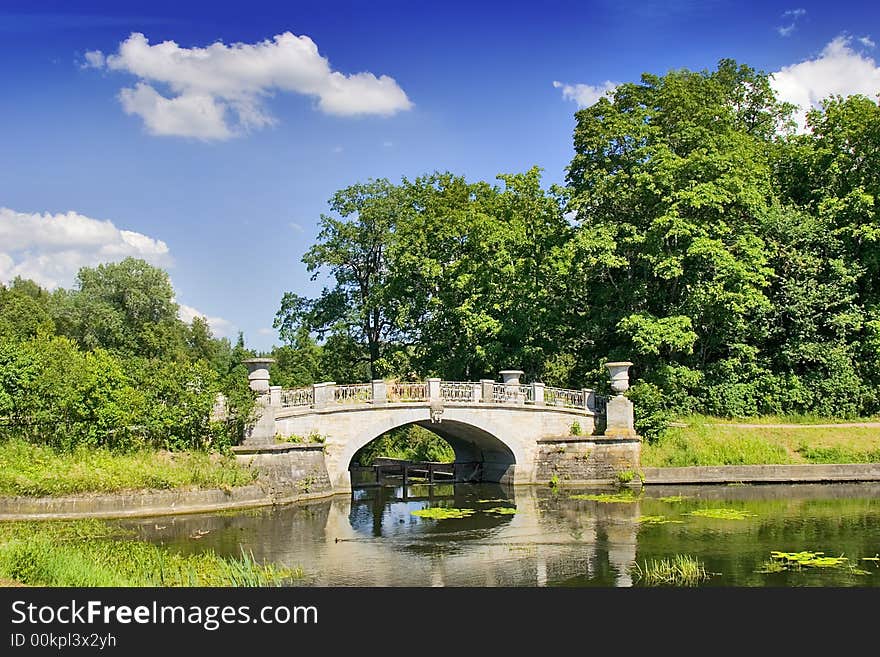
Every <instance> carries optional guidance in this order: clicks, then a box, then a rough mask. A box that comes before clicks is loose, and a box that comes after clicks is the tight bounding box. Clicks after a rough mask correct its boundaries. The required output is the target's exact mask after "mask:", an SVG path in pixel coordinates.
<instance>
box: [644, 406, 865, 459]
mask: <svg viewBox="0 0 880 657" xmlns="http://www.w3.org/2000/svg"><path fill="white" fill-rule="evenodd" d="M743 422H744V423H746V422H747V423H748V424H755V425H773V424H796V425H799V426H796V427H773V426H756V427H743V426H738V425H737V424H735V423H734V421H731V420H721V419H718V418H711V417H704V416H689V417H685V418H681V419H680V423H681V424H684V425H686V426H672V427H670V428H669V429H668V430H667V431H666V434H665V435H664V436H662V437H661V438H660V439H659V440H658V441H657V442H656V443H654V444H647V443H645V444H644V445H643V446H642V465H643V466H645V467H676V466H689V465H765V464H783V465H784V464H797V463H880V428H876V427H855V426H845V425H843V424H841V425H840V426H831V427H824V426H823V427H819V426H815V425H817V424H835V421H834V420H828V419H823V418H815V417H802V416H796V417H784V418H780V417H764V418H749V419H748V420H744V421H743Z"/></svg>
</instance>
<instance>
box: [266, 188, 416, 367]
mask: <svg viewBox="0 0 880 657" xmlns="http://www.w3.org/2000/svg"><path fill="white" fill-rule="evenodd" d="M330 208H331V210H333V212H335V213H337V214H338V215H339V217H334V216H330V215H321V220H320V226H321V230H320V232H319V234H318V239H317V242H316V243H315V244H314V245H313V246H312V247H311V248H310V249H309V250H308V251H307V252H306V254H305V256H304V257H303V262H304V263H305V264H306V266H307V268H308V270H309V271H310V272H313V273H314V275H313V277H312V278H313V280H314V279H315V278H316V277H317V276H318V274H319V273H320V272H321V271H323V270H325V269H326V270H328V271H329V273H330V275H331V276H332V277H333V281H334V285H333V287H332V288H325V289H324V291H323V292H322V294H321V296H320V297H319V298H318V299H316V300H315V301H313V302H305V300H303V299H302V298H301V297H298V296H296V295H292V294H287V295H285V297H284V299H283V300H282V304H281V309H280V310H279V312H278V314H277V315H276V320H275V327H276V328H280V329H281V333H282V337H284V336H287V337H288V338H289V337H292V336H294V335H296V333H297V331H298V329H299V327H302V326H304V327H306V328H307V330H309V331H310V332H311V331H314V332H317V334H318V335H319V336H320V337H324V336H325V335H327V334H328V333H329V334H343V335H345V336H347V337H348V338H350V339H351V340H352V341H354V343H355V344H357V345H358V346H359V347H360V349H361V350H362V353H361V354H352V356H354V357H355V358H356V359H357V360H358V361H360V360H366V361H367V362H368V363H369V365H370V372H371V376H372V377H378V376H382V375H384V374H385V372H383V371H381V365H380V362H379V361H380V359H381V358H382V357H383V355H384V352H385V348H386V345H387V344H389V342H393V341H394V340H395V338H396V336H397V334H398V333H399V329H398V326H397V324H396V322H395V321H394V320H395V300H394V299H392V298H390V297H389V295H388V294H387V276H388V271H389V270H390V269H391V268H392V266H391V265H390V263H389V262H388V247H389V244H390V242H391V240H392V239H393V236H394V231H395V226H396V225H397V224H398V223H399V222H400V221H401V220H402V219H403V217H404V216H405V215H406V214H407V213H408V207H407V203H406V200H405V198H404V197H403V195H402V193H401V190H400V188H399V187H396V186H394V185H392V184H391V183H390V182H389V181H387V180H385V179H380V180H372V181H370V182H368V183H366V184H357V185H352V186H350V187H347V188H345V189H342V190H340V191H338V192H336V194H334V195H333V198H332V199H330Z"/></svg>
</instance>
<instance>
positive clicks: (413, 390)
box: [388, 381, 428, 402]
mask: <svg viewBox="0 0 880 657" xmlns="http://www.w3.org/2000/svg"><path fill="white" fill-rule="evenodd" d="M388 401H389V402H418V401H428V384H427V383H424V382H416V383H412V382H409V381H394V382H392V383H390V384H389V385H388Z"/></svg>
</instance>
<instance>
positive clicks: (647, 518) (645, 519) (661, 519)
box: [639, 516, 684, 525]
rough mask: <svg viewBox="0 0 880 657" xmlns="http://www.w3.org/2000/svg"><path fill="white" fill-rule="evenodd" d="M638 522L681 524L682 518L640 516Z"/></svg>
mask: <svg viewBox="0 0 880 657" xmlns="http://www.w3.org/2000/svg"><path fill="white" fill-rule="evenodd" d="M639 522H640V523H641V524H643V525H667V524H669V523H675V524H682V523H683V522H684V520H673V519H672V518H667V517H666V516H642V517H640V518H639Z"/></svg>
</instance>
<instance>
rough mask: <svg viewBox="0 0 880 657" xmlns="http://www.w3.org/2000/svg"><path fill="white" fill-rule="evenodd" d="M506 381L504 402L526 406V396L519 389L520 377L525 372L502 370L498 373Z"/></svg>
mask: <svg viewBox="0 0 880 657" xmlns="http://www.w3.org/2000/svg"><path fill="white" fill-rule="evenodd" d="M498 373H499V374H500V375H501V379H502V381H504V401H508V400H510V401H512V402H514V403H517V404H524V403H525V401H526V399H525V395H523V394H522V392H521V391H520V389H519V377H521V376H522V375H523V374H525V372H523V371H522V370H501V371H500V372H498Z"/></svg>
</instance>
